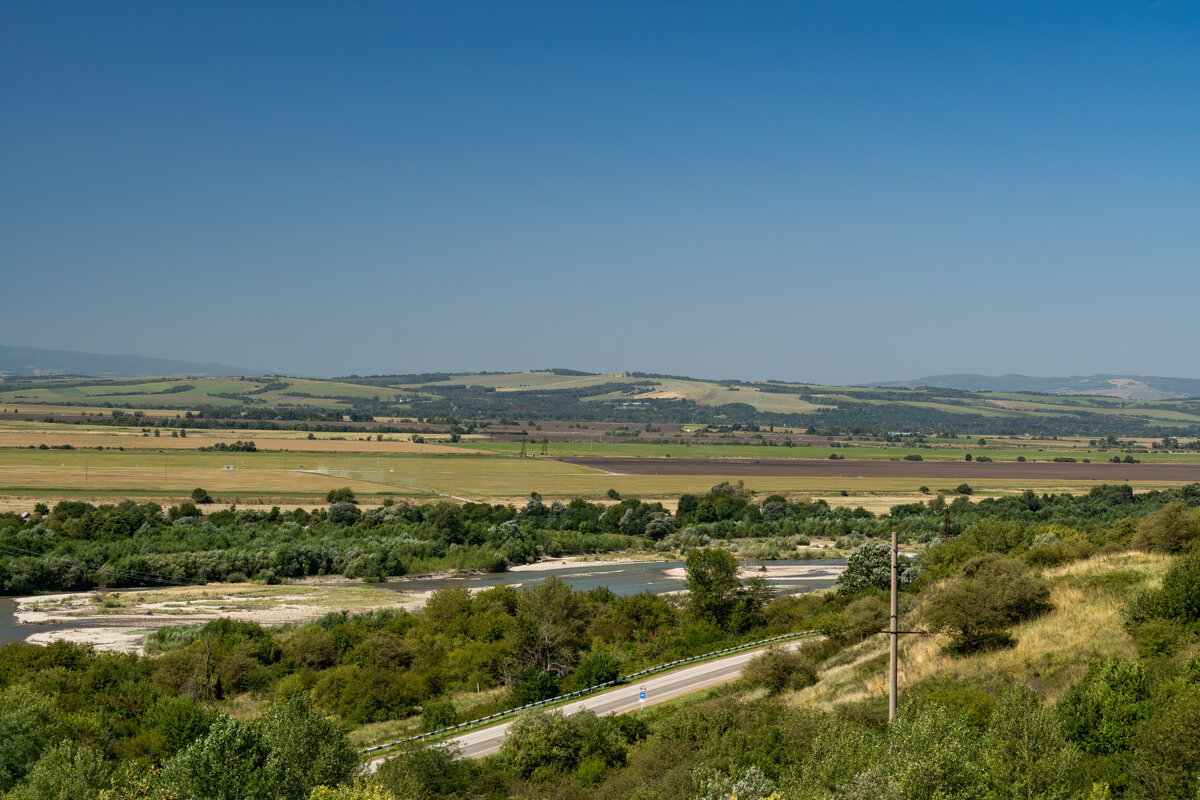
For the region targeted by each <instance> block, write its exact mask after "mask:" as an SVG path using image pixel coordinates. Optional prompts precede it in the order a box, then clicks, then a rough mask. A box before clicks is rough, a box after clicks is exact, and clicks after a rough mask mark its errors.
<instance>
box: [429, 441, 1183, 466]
mask: <svg viewBox="0 0 1200 800" xmlns="http://www.w3.org/2000/svg"><path fill="white" fill-rule="evenodd" d="M532 438H533V437H531V439H532ZM995 441H1003V440H995ZM1034 444H1035V443H1032V442H1031V443H1030V444H1029V446H1023V445H1022V446H1009V443H1008V442H1007V441H1005V444H1004V445H999V444H996V445H992V444H989V445H985V446H980V445H973V444H969V443H966V442H961V441H960V442H958V443H956V444H952V445H951V444H935V445H933V446H931V447H905V446H899V445H897V446H881V445H875V444H858V443H855V444H853V445H849V444H841V445H840V446H839V447H830V446H829V445H821V446H813V445H798V446H796V447H762V446H759V445H750V444H683V443H680V444H656V443H649V442H637V441H632V442H621V441H611V440H610V441H596V442H589V441H572V442H556V441H551V442H550V443H549V444H548V445H547V450H548V451H549V453H548V454H549V455H550V456H553V457H571V458H575V457H580V458H583V457H588V458H590V457H593V456H595V457H601V456H603V457H616V458H622V457H627V458H748V459H751V460H753V459H758V460H767V459H797V458H809V459H811V458H825V459H827V458H829V456H830V454H837V455H841V456H844V457H845V458H847V459H871V460H884V461H887V460H897V459H903V458H904V457H905V456H907V455H919V456H920V457H921V458H922V459H923V460H925V461H963V460H965V458H966V455H967V454H968V453H971V454H973V456H983V455H985V456H987V457H989V458H992V459H994V460H996V461H1016V460H1017V458H1018V457H1024V458H1025V459H1027V460H1036V461H1050V460H1053V459H1054V458H1055V457H1069V458H1076V459H1083V458H1090V459H1091V460H1092V461H1107V460H1108V459H1110V458H1111V457H1112V456H1114V455H1118V456H1123V454H1124V451H1116V450H1111V451H1099V450H1088V449H1087V443H1086V441H1084V442H1079V443H1077V442H1071V443H1066V444H1065V446H1064V445H1063V444H1060V443H1059V442H1042V443H1038V444H1039V445H1040V446H1034ZM1048 445H1059V446H1058V447H1050V446H1048ZM450 447H460V448H462V449H472V450H477V451H482V452H488V453H496V454H499V455H518V454H519V453H520V452H521V442H519V441H505V442H492V441H487V440H486V439H482V438H476V439H473V440H472V441H471V442H470V443H469V444H462V445H450ZM540 448H541V444H540V443H539V442H537V441H529V442H526V443H525V449H526V452H527V453H532V454H537V453H539V452H540ZM1136 458H1137V459H1138V460H1139V461H1143V462H1156V463H1158V462H1161V463H1181V464H1200V452H1190V453H1167V452H1161V453H1160V452H1148V453H1138V454H1137V455H1136Z"/></svg>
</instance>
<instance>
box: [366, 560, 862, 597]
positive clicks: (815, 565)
mask: <svg viewBox="0 0 1200 800" xmlns="http://www.w3.org/2000/svg"><path fill="white" fill-rule="evenodd" d="M551 563H553V562H551ZM741 563H742V567H743V568H749V569H750V570H751V571H753V570H755V569H758V568H761V567H766V568H771V567H776V568H778V567H797V568H799V567H806V568H807V567H811V569H806V570H805V575H804V576H792V575H787V576H782V575H769V574H767V573H766V572H764V574H763V577H765V578H766V579H767V580H768V582H770V583H771V585H772V586H775V587H776V588H778V589H780V590H781V591H786V592H789V593H791V592H800V591H809V590H812V589H824V588H827V587H830V586H832V585H833V582H834V581H835V580H837V576H838V575H840V574H841V571H842V567H844V566H845V565H846V559H844V558H827V559H820V560H814V561H743V562H741ZM683 566H684V562H682V561H643V562H639V563H636V564H605V563H603V562H597V563H590V564H589V563H582V564H575V565H572V566H569V567H565V568H564V567H559V568H557V569H538V570H529V571H528V572H524V571H522V572H497V573H494V574H490V575H472V576H469V577H463V578H447V577H439V578H429V579H421V578H403V579H397V580H392V581H388V582H387V583H384V584H382V585H384V586H386V587H388V588H389V589H395V590H397V591H410V592H427V591H430V590H433V589H440V588H442V587H443V586H467V587H468V588H472V589H474V588H486V587H488V586H495V585H496V584H498V583H505V584H508V585H509V586H530V585H533V584H536V583H541V582H542V581H544V580H546V578H548V577H549V576H551V575H554V576H556V577H558V578H561V579H562V580H563V581H564V582H565V583H567V584H569V585H570V586H571V588H573V589H578V590H580V591H585V592H586V591H588V590H589V589H595V588H597V587H600V586H607V587H608V588H609V589H611V590H612V592H613V593H614V594H637V593H638V592H642V591H646V590H649V591H651V592H654V593H655V594H663V593H665V592H675V591H679V590H680V589H682V588H683V578H682V577H677V576H672V575H668V574H667V571H668V570H671V569H682V568H683Z"/></svg>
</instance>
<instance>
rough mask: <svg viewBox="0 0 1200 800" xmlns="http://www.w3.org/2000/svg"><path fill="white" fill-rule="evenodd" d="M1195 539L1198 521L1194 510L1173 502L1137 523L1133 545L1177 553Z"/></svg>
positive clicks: (1199, 533)
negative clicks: (1186, 509)
mask: <svg viewBox="0 0 1200 800" xmlns="http://www.w3.org/2000/svg"><path fill="white" fill-rule="evenodd" d="M1197 539H1200V521H1198V520H1197V514H1196V512H1193V511H1185V510H1184V508H1183V506H1181V505H1179V504H1178V503H1175V504H1172V505H1169V506H1167V507H1166V508H1164V509H1163V510H1162V511H1159V512H1158V513H1157V514H1151V515H1150V516H1148V517H1146V518H1144V519H1143V520H1142V521H1141V522H1139V523H1138V526H1137V531H1136V532H1135V533H1134V534H1133V546H1134V547H1136V548H1138V549H1139V550H1153V551H1157V552H1160V553H1178V552H1179V551H1180V550H1182V549H1183V548H1184V547H1185V546H1186V545H1188V544H1189V543H1191V542H1194V541H1196V540H1197Z"/></svg>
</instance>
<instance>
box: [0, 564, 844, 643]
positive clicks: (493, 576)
mask: <svg viewBox="0 0 1200 800" xmlns="http://www.w3.org/2000/svg"><path fill="white" fill-rule="evenodd" d="M551 563H554V562H551ZM741 564H742V567H743V569H747V568H748V569H749V571H750V573H751V574H753V573H754V572H755V571H757V570H763V577H764V578H766V579H767V581H768V582H769V583H770V584H771V585H772V586H774V587H776V588H777V589H779V590H780V591H783V592H787V593H795V592H803V591H811V590H813V589H824V588H828V587H830V586H832V585H833V583H834V581H836V580H837V576H838V575H839V574H840V573H841V570H842V568H843V567H844V566H845V565H846V560H845V559H844V558H842V559H839V558H827V559H818V560H811V561H743V562H741ZM683 567H684V562H682V561H641V562H637V563H633V564H606V563H604V562H583V563H576V564H569V565H568V566H563V565H562V563H561V562H559V563H555V564H554V566H553V567H549V568H546V569H531V570H524V571H520V572H497V573H490V574H486V575H467V576H463V577H448V576H439V577H434V578H396V579H393V580H389V581H386V582H384V583H382V584H378V585H379V586H381V587H383V588H387V589H391V590H393V591H397V592H428V591H432V590H434V589H440V588H442V587H444V586H466V587H467V588H469V589H477V588H486V587H489V586H495V585H496V584H500V583H503V584H507V585H509V586H513V587H521V586H531V585H534V584H538V583H541V582H542V581H544V580H546V579H547V578H548V577H550V576H551V575H554V576H555V577H558V578H560V579H562V580H563V581H564V582H565V583H567V584H569V585H570V586H571V587H572V588H574V589H578V590H580V591H588V590H590V589H595V588H598V587H600V586H607V587H608V588H609V589H611V590H612V591H613V592H614V593H615V594H620V595H627V594H636V593H638V592H641V591H647V590H649V591H651V592H654V593H655V594H663V593H666V592H675V591H679V590H681V589H683V577H682V569H683ZM781 567H782V568H785V569H784V570H780V568H781ZM788 568H790V569H788ZM671 570H674V571H675V572H676V573H679V574H674V575H673V574H670V572H671ZM767 570H770V572H768V571H767ZM771 572H775V573H777V574H771ZM778 573H782V574H778ZM118 591H142V589H140V588H130V589H121V590H118ZM16 607H17V603H16V600H14V599H13V598H11V597H0V644H4V643H7V642H21V641H25V639H26V638H27V637H29V636H31V635H33V634H35V633H43V632H53V631H60V630H68V629H75V628H89V627H106V626H111V625H113V624H114V621H115V618H104V617H100V618H95V619H87V620H82V619H81V620H77V621H74V622H60V623H50V624H43V625H21V624H19V623H18V622H17V618H16V614H15V612H16ZM170 624H172V622H171V619H170V618H169V617H164V618H163V620H162V625H170ZM145 627H147V628H152V627H159V626H155V625H153V624H148V625H146V626H145Z"/></svg>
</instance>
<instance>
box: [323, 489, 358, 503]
mask: <svg viewBox="0 0 1200 800" xmlns="http://www.w3.org/2000/svg"><path fill="white" fill-rule="evenodd" d="M325 502H326V503H331V504H332V503H357V502H358V500H357V499H356V498H355V497H354V490H353V489H351V488H350V487H348V486H343V487H341V488H340V489H330V490H329V491H328V492H326V494H325Z"/></svg>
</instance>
